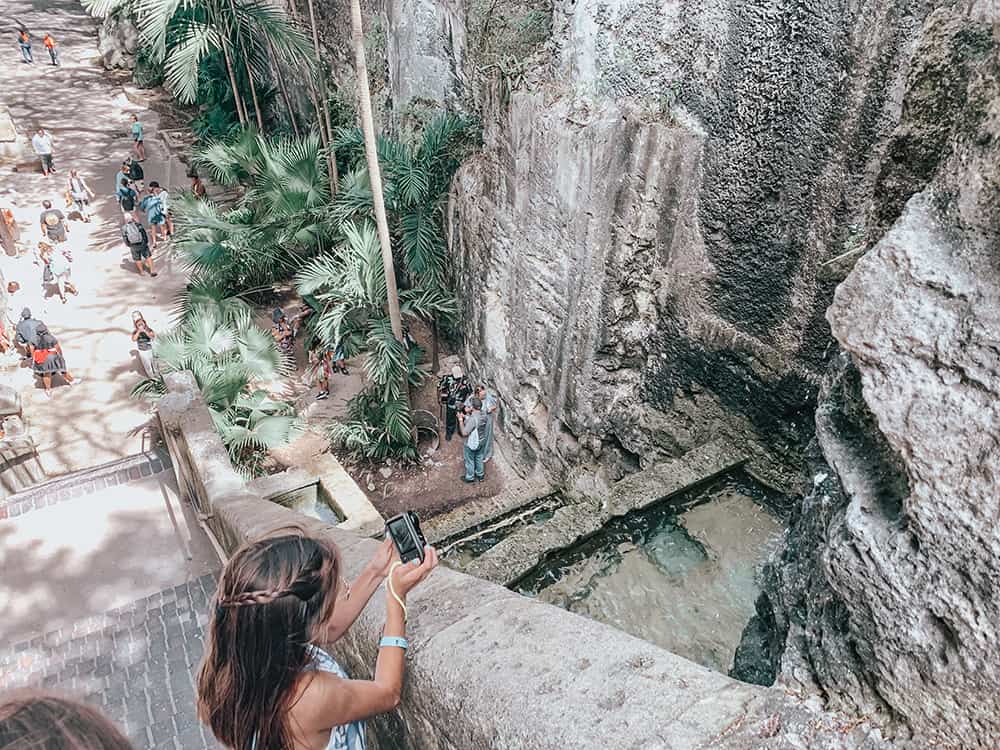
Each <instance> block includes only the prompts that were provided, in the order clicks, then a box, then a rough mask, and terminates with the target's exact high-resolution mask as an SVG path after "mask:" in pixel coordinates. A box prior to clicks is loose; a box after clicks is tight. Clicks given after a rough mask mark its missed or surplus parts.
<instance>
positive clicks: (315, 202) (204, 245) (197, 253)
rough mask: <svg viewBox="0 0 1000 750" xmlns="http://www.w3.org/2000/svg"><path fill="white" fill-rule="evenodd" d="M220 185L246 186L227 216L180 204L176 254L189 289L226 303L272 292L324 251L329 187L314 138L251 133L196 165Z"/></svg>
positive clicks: (207, 151)
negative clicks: (229, 299) (183, 266)
mask: <svg viewBox="0 0 1000 750" xmlns="http://www.w3.org/2000/svg"><path fill="white" fill-rule="evenodd" d="M194 164H195V165H197V166H198V167H199V169H201V170H203V171H206V172H208V173H209V174H210V175H211V176H212V179H213V180H215V181H216V182H219V183H221V184H223V185H232V186H237V185H239V186H245V191H244V192H243V194H242V196H241V197H240V198H239V200H238V201H237V202H236V204H235V205H234V206H233V207H231V208H228V209H223V208H221V207H219V206H217V205H215V204H213V203H210V202H208V201H198V200H194V199H179V200H177V201H176V202H175V206H176V208H175V213H176V214H177V224H178V226H179V234H178V240H177V243H176V244H177V248H178V250H179V252H180V255H181V258H182V259H183V261H184V262H185V264H186V265H187V267H188V270H189V272H190V274H191V278H192V283H193V284H194V285H197V286H199V287H200V288H204V289H210V290H212V292H213V293H216V294H219V295H221V296H224V297H228V296H233V295H239V294H248V293H252V292H254V291H259V290H263V289H267V288H269V287H270V286H271V285H273V284H274V283H275V282H276V281H279V280H282V279H286V278H288V277H289V276H290V275H292V274H293V273H294V271H295V269H296V268H298V267H299V266H300V265H301V263H302V262H303V260H304V259H306V258H308V257H311V256H312V255H314V254H315V253H316V252H317V251H318V250H319V248H320V247H321V246H323V245H325V244H328V243H329V241H330V236H331V234H332V230H331V228H330V225H329V217H328V213H329V209H328V203H329V198H330V195H329V185H328V183H327V178H326V167H325V160H324V159H323V155H322V149H321V148H320V143H319V138H318V137H317V136H315V135H309V136H306V137H305V138H302V139H294V138H270V139H269V138H263V137H261V136H260V135H258V134H257V133H256V132H255V131H254V130H253V129H246V130H243V131H239V132H238V133H237V134H236V135H235V137H233V138H231V139H229V140H227V141H218V142H215V143H212V144H210V145H209V146H207V147H206V148H204V149H203V150H202V151H200V152H199V153H198V154H196V156H195V159H194Z"/></svg>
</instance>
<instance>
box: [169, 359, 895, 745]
mask: <svg viewBox="0 0 1000 750" xmlns="http://www.w3.org/2000/svg"><path fill="white" fill-rule="evenodd" d="M167 382H168V387H169V388H170V389H171V392H170V394H168V397H165V398H164V399H163V400H162V401H161V402H160V418H161V421H162V422H163V424H164V427H165V428H166V431H167V433H168V444H169V445H170V446H171V449H172V450H174V451H176V453H175V462H174V463H175V465H176V466H178V467H180V469H179V470H180V471H181V472H182V474H184V475H185V476H186V480H185V481H186V482H187V485H186V486H189V487H191V488H193V489H194V490H196V491H198V492H201V493H202V498H201V500H200V502H202V503H204V505H205V507H206V508H208V509H209V515H208V517H207V519H206V520H207V522H208V524H209V526H210V527H211V528H212V530H213V532H214V533H215V535H216V536H217V537H218V539H219V540H220V541H221V543H222V545H223V546H224V547H225V548H226V550H227V551H229V552H232V551H233V550H234V549H236V547H238V546H239V545H240V544H242V543H243V542H245V541H247V540H250V539H255V538H258V537H260V536H262V535H264V534H266V533H269V532H272V531H274V530H276V529H279V528H287V527H288V526H289V525H295V526H298V527H301V528H303V529H304V530H306V531H307V532H308V533H311V534H317V535H326V536H328V537H329V538H330V539H331V540H332V541H334V542H335V543H336V544H337V545H338V547H339V549H340V553H341V559H342V562H343V565H344V573H345V575H348V576H353V575H355V574H357V573H358V572H360V571H361V569H362V568H363V567H364V566H365V564H366V563H367V562H368V560H370V559H371V557H372V555H373V554H374V553H375V551H376V549H377V548H378V542H376V541H374V540H371V539H364V538H362V537H359V536H357V535H356V534H354V533H351V532H348V531H344V530H342V529H337V528H335V527H333V526H330V525H327V524H323V523H321V522H319V521H316V520H314V519H311V518H308V517H305V516H302V515H300V514H298V513H295V512H294V511H291V510H289V509H287V508H283V507H281V506H279V505H277V504H274V503H269V502H266V501H264V500H263V499H261V498H260V497H259V496H257V495H255V494H254V493H253V492H252V491H249V490H247V488H246V487H244V486H243V484H242V483H241V482H238V481H236V480H238V477H236V475H235V472H234V471H233V469H232V467H231V466H230V465H229V461H228V457H227V456H226V453H225V451H224V450H222V449H221V443H220V442H219V440H218V437H217V435H216V434H215V431H214V429H212V426H211V418H210V416H209V415H208V410H207V407H206V406H205V405H204V403H202V402H201V401H200V399H198V398H197V397H196V396H195V393H196V391H195V388H194V384H193V382H191V379H190V377H189V376H187V375H186V374H183V373H182V374H178V375H172V376H168V378H167ZM192 461H193V462H194V463H193V464H192V463H191V462H192ZM203 462H204V463H203ZM192 467H193V469H194V470H193V471H192ZM188 474H190V476H187V475H188ZM206 475H210V476H211V479H206V478H205V476H206ZM408 604H409V608H410V615H411V618H410V626H409V628H408V637H409V639H410V643H411V644H412V647H411V649H410V652H409V655H408V672H407V678H406V685H405V688H404V694H403V701H402V707H401V708H400V710H398V711H395V712H392V713H389V714H386V715H383V716H380V717H377V718H376V719H375V720H373V721H372V722H370V726H369V739H370V741H371V742H372V746H373V747H377V748H381V749H382V750H388V748H393V749H394V750H395V749H400V748H401V749H404V750H405V749H408V748H431V747H433V748H435V750H465V749H467V748H483V749H485V748H491V749H492V748H531V750H547V749H548V748H552V749H553V750H555V749H556V748H559V749H560V750H562V748H566V747H573V748H576V750H598V749H599V750H608V749H609V748H648V749H650V750H652V749H653V748H677V749H678V750H681V749H683V750H689V749H691V748H733V749H738V750H751V749H753V750H757V749H758V748H777V749H781V750H785V749H788V750H791V748H803V747H816V748H820V747H821V748H824V750H836V749H838V748H843V749H844V750H846V749H847V748H860V747H865V746H867V747H871V748H876V747H879V746H880V745H879V743H878V742H877V740H873V741H872V742H866V739H865V737H866V731H865V728H864V727H859V726H857V725H855V724H852V723H849V722H848V721H846V720H842V719H840V718H838V717H836V716H834V715H832V714H827V713H823V712H821V711H818V710H815V709H814V708H812V707H810V706H808V705H806V704H804V703H802V702H800V701H798V700H796V699H794V698H792V697H790V696H788V695H786V694H785V693H784V692H783V691H781V690H777V689H769V688H761V687H757V686H754V685H749V684H746V683H740V682H737V681H735V680H732V679H730V678H729V677H726V676H725V675H723V674H720V673H717V672H713V671H711V670H709V669H706V668H705V667H702V666H699V665H697V664H694V663H692V662H689V661H687V660H685V659H682V658H681V657H679V656H676V655H675V654H671V653H669V652H667V651H664V650H663V649H660V648H658V647H656V646H654V645H653V644H650V643H647V642H645V641H642V640H639V639H638V638H634V637H632V636H629V635H626V634H625V633H623V632H621V631H618V630H615V629H613V628H610V627H608V626H606V625H603V624H601V623H598V622H596V621H593V620H588V619H586V618H583V617H580V616H579V615H575V614H572V613H570V612H567V611H565V610H562V609H559V608H557V607H553V606H550V605H548V604H543V603H540V602H536V601H533V600H531V599H528V598H525V597H521V596H519V595H517V594H514V593H512V592H511V591H508V590H507V589H505V588H503V587H501V586H497V585H495V584H492V583H489V582H487V581H484V580H480V579H477V578H473V577H471V576H469V575H466V574H464V573H459V572H456V571H452V570H449V569H447V568H443V567H442V568H441V569H439V570H438V571H436V572H435V573H434V575H433V576H432V577H431V578H430V579H429V580H428V581H427V582H426V583H425V584H423V585H422V586H421V587H420V588H418V589H417V590H416V591H415V592H413V593H412V594H411V596H410V599H409V602H408ZM384 620H385V599H384V593H381V592H380V593H378V594H376V596H375V597H374V598H373V600H372V602H371V603H370V604H369V605H368V607H367V608H366V609H365V611H364V612H363V613H362V615H361V617H360V618H359V619H358V621H357V623H356V624H355V625H354V627H352V628H351V630H350V631H349V632H348V634H347V635H346V636H345V637H343V638H342V639H341V640H340V641H338V642H337V643H335V644H332V645H331V646H330V648H331V651H332V652H333V653H334V654H335V655H336V657H337V659H338V660H339V661H340V662H341V663H342V664H343V665H344V667H345V668H347V669H348V671H349V672H350V673H351V674H352V675H354V676H355V677H357V678H370V677H371V676H372V670H373V667H374V664H375V659H376V652H377V643H378V639H379V636H380V634H381V630H382V625H383V623H384Z"/></svg>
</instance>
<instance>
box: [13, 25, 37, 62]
mask: <svg viewBox="0 0 1000 750" xmlns="http://www.w3.org/2000/svg"><path fill="white" fill-rule="evenodd" d="M17 46H18V47H20V48H21V55H22V56H23V57H24V61H25V62H26V63H33V62H34V61H35V58H33V57H32V56H31V34H29V33H28V30H27V29H25V28H23V27H22V28H21V29H20V30H19V31H18V32H17Z"/></svg>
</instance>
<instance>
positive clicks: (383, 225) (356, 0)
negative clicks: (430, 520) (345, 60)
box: [309, 0, 417, 445]
mask: <svg viewBox="0 0 1000 750" xmlns="http://www.w3.org/2000/svg"><path fill="white" fill-rule="evenodd" d="M309 2H310V7H311V6H312V0H309ZM351 28H352V30H353V32H354V33H353V38H354V59H355V75H356V76H357V78H358V99H360V104H361V131H362V132H363V133H364V136H365V157H366V158H367V161H368V179H369V181H370V182H371V188H372V203H373V204H374V207H375V226H376V227H377V228H378V241H379V245H381V246H382V270H383V271H384V273H385V289H386V297H387V302H388V304H389V321H390V323H391V324H392V334H393V336H395V337H396V341H398V342H399V345H400V346H402V345H403V319H402V317H401V316H400V314H399V292H398V291H397V290H396V267H395V264H394V263H393V259H392V243H391V241H390V239H389V221H388V219H387V218H386V215H385V197H384V196H383V194H382V170H381V169H379V164H378V147H377V146H376V144H375V118H374V117H373V116H372V94H371V91H370V90H369V88H368V64H367V63H366V62H365V39H364V32H363V31H362V28H361V2H360V0H351ZM400 392H401V393H402V394H403V395H404V396H405V397H406V410H407V412H410V411H411V408H410V384H409V373H408V372H407V370H406V368H405V367H404V368H403V382H402V384H401V386H400ZM410 437H411V439H412V440H413V444H414V445H416V443H417V428H416V426H414V427H413V429H412V431H411V433H410Z"/></svg>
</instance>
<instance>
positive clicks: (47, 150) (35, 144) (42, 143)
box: [31, 128, 56, 177]
mask: <svg viewBox="0 0 1000 750" xmlns="http://www.w3.org/2000/svg"><path fill="white" fill-rule="evenodd" d="M31 147H32V148H33V149H35V153H36V154H37V155H38V160H39V161H40V162H41V163H42V174H43V175H45V176H46V177H48V176H49V173H51V172H55V171H56V170H55V167H53V166H52V136H51V135H49V134H48V132H47V131H46V130H45V128H39V129H38V130H37V131H36V132H35V134H34V135H33V136H32V137H31Z"/></svg>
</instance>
